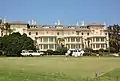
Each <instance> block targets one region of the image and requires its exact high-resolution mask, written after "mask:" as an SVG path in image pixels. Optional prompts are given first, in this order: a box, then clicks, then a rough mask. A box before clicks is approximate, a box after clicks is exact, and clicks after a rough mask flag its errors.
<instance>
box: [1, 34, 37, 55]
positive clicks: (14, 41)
mask: <svg viewBox="0 0 120 81" xmlns="http://www.w3.org/2000/svg"><path fill="white" fill-rule="evenodd" d="M0 49H1V50H2V51H3V52H4V53H5V55H7V56H8V55H16V56H20V53H21V51H22V50H36V48H35V46H34V42H33V40H32V39H31V38H30V37H27V35H26V34H23V35H21V34H20V33H18V32H17V33H12V34H10V35H5V36H4V37H1V38H0Z"/></svg>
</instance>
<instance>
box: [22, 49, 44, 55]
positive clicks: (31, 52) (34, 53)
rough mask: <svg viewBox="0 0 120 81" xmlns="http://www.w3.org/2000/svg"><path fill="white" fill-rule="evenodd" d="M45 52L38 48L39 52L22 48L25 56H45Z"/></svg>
mask: <svg viewBox="0 0 120 81" xmlns="http://www.w3.org/2000/svg"><path fill="white" fill-rule="evenodd" d="M43 54H44V53H43V52H40V51H39V50H37V52H34V51H33V50H22V53H21V55H23V56H40V55H42V56H43Z"/></svg>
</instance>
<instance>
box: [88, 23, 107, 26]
mask: <svg viewBox="0 0 120 81" xmlns="http://www.w3.org/2000/svg"><path fill="white" fill-rule="evenodd" d="M87 26H105V25H104V24H97V23H92V24H88V25H87Z"/></svg>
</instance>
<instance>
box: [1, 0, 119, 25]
mask: <svg viewBox="0 0 120 81" xmlns="http://www.w3.org/2000/svg"><path fill="white" fill-rule="evenodd" d="M0 18H6V19H7V20H8V21H9V22H14V21H24V22H28V21H29V20H32V19H33V20H36V21H37V23H38V24H54V23H55V22H56V21H57V20H60V22H61V24H65V25H74V24H76V23H77V22H79V24H81V22H82V21H84V22H85V24H90V23H100V24H102V23H104V22H105V23H106V24H107V25H108V24H120V0H0Z"/></svg>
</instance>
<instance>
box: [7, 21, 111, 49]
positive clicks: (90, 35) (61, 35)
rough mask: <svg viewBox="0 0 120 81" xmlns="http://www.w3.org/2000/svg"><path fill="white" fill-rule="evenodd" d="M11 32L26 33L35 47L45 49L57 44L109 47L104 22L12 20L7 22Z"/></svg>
mask: <svg viewBox="0 0 120 81" xmlns="http://www.w3.org/2000/svg"><path fill="white" fill-rule="evenodd" d="M9 24H10V28H11V29H12V30H13V32H20V33H21V34H23V33H26V34H27V36H29V37H31V38H32V39H33V40H34V41H35V42H36V47H37V49H39V50H41V51H46V50H48V49H51V50H55V49H56V48H57V47H58V46H61V45H62V46H65V47H67V48H68V49H75V48H77V49H84V48H92V49H93V50H99V49H101V48H103V49H106V48H108V47H109V41H108V40H109V38H108V32H107V30H106V25H105V24H89V25H85V24H84V22H82V24H81V25H79V24H78V23H77V24H76V25H70V26H65V25H62V24H60V21H59V20H58V22H57V23H56V24H55V25H38V24H36V21H34V20H32V23H30V22H29V23H24V22H20V21H19V22H12V23H9Z"/></svg>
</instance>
